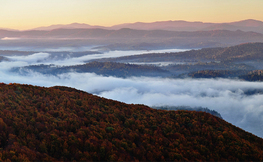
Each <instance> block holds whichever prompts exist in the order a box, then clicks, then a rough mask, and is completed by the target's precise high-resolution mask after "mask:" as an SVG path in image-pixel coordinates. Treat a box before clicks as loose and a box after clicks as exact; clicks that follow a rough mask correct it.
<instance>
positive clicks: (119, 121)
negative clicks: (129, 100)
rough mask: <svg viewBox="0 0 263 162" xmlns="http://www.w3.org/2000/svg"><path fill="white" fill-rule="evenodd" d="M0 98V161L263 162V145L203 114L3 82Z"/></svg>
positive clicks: (72, 91) (74, 90)
mask: <svg viewBox="0 0 263 162" xmlns="http://www.w3.org/2000/svg"><path fill="white" fill-rule="evenodd" d="M127 95H128V94H127ZM0 96H1V97H0V137H1V138H0V142H1V143H0V147H1V152H0V160H1V161H2V160H3V161H6V160H11V161H23V160H26V161H28V160H30V161H37V160H40V161H44V160H53V161H55V160H60V161H73V160H76V161H90V160H94V161H105V160H111V161H117V160H121V161H135V160H141V161H157V160H158V161H159V160H167V161H172V160H183V161H186V160H192V161H197V160H206V161H212V160H216V161H223V160H224V161H225V160H231V161H237V160H242V161H243V160H244V161H245V160H251V161H262V160H263V139H261V138H258V137H256V136H254V135H252V134H250V133H247V132H245V131H243V130H241V129H239V128H237V127H235V126H233V125H231V124H229V123H227V122H226V121H224V120H222V119H220V118H218V117H216V116H213V115H211V114H208V113H205V112H195V111H165V110H156V109H151V108H149V107H147V106H144V105H129V104H125V103H120V102H117V101H113V100H108V99H104V98H100V97H98V96H94V95H91V94H88V93H86V92H83V91H79V90H76V89H72V88H67V87H51V88H43V87H36V86H30V85H20V84H9V85H6V84H3V83H2V84H1V85H0Z"/></svg>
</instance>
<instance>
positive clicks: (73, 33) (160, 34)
mask: <svg viewBox="0 0 263 162" xmlns="http://www.w3.org/2000/svg"><path fill="white" fill-rule="evenodd" d="M240 36H241V37H254V36H260V37H262V36H263V34H261V33H256V32H244V31H241V30H236V31H229V30H209V31H192V32H190V31H165V30H138V29H129V28H122V29H118V30H108V29H99V28H95V29H84V28H82V29H80V28H76V29H64V28H59V29H53V30H49V31H44V30H28V31H9V30H0V38H5V37H8V38H10V39H11V38H175V37H240Z"/></svg>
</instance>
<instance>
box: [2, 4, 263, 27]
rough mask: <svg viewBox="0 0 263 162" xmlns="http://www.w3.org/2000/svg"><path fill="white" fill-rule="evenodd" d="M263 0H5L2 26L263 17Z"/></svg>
mask: <svg viewBox="0 0 263 162" xmlns="http://www.w3.org/2000/svg"><path fill="white" fill-rule="evenodd" d="M262 6H263V1H262V0H249V1H248V0H37V1H36V0H23V1H22V0H1V1H0V28H11V29H18V30H26V29H32V28H36V27H40V26H49V25H53V24H70V23H86V24H90V25H102V26H112V25H116V24H122V23H134V22H155V21H168V20H186V21H202V22H216V23H221V22H232V21H240V20H245V19H256V20H260V21H263V10H262Z"/></svg>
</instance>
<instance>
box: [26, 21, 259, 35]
mask: <svg viewBox="0 0 263 162" xmlns="http://www.w3.org/2000/svg"><path fill="white" fill-rule="evenodd" d="M223 24H227V25H228V26H231V27H232V30H244V31H255V32H260V33H263V29H262V28H263V22H262V21H259V20H254V19H246V20H241V21H234V22H225V23H211V22H200V21H185V20H174V21H172V20H169V21H155V22H135V23H123V24H117V25H113V26H108V27H107V26H99V25H89V24H85V23H71V24H57V25H50V26H43V27H37V28H33V29H29V30H53V29H58V28H65V29H73V28H86V29H94V28H101V29H109V30H119V29H121V28H131V29H138V30H168V31H197V30H208V29H211V28H213V27H214V26H216V27H218V26H221V28H220V30H224V29H225V30H228V29H229V28H227V27H224V26H222V25H223Z"/></svg>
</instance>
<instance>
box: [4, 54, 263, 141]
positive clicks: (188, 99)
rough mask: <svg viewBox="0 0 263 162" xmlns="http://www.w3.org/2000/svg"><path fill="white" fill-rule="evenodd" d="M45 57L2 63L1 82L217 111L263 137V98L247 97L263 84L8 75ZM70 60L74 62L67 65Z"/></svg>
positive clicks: (233, 122) (128, 100) (226, 81)
mask: <svg viewBox="0 0 263 162" xmlns="http://www.w3.org/2000/svg"><path fill="white" fill-rule="evenodd" d="M46 57H48V55H47V54H45V53H40V54H36V55H31V56H27V57H12V59H13V61H11V62H0V82H4V83H22V84H31V85H38V86H45V87H50V86H55V85H62V86H69V87H74V88H77V89H81V90H84V91H87V92H89V93H93V94H96V95H98V96H101V97H105V98H109V99H114V100H118V101H122V102H126V103H135V104H146V105H149V106H161V105H171V106H191V107H197V106H201V107H207V108H209V109H212V110H216V111H218V112H219V113H220V114H221V115H222V117H223V118H224V119H225V120H226V121H228V122H230V123H232V124H234V125H236V126H238V127H241V128H242V129H245V130H246V131H249V132H252V133H253V134H256V135H257V136H260V137H263V132H262V130H261V129H262V127H263V95H262V94H257V95H250V96H248V95H245V94H244V92H245V91H248V90H253V89H262V90H263V83H260V82H247V81H240V80H229V79H164V78H149V77H132V78H126V79H123V78H115V77H104V76H100V75H96V74H93V73H67V74H61V75H58V76H50V75H42V74H39V73H35V72H30V73H28V75H26V76H22V75H19V74H17V73H11V72H10V71H9V70H10V68H12V67H20V66H25V65H29V64H36V63H37V62H39V60H41V59H42V62H43V61H44V60H45V59H46ZM87 57H88V56H87ZM70 60H71V61H73V60H72V59H68V60H67V61H70ZM79 61H80V60H79ZM76 62H78V61H76Z"/></svg>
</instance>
